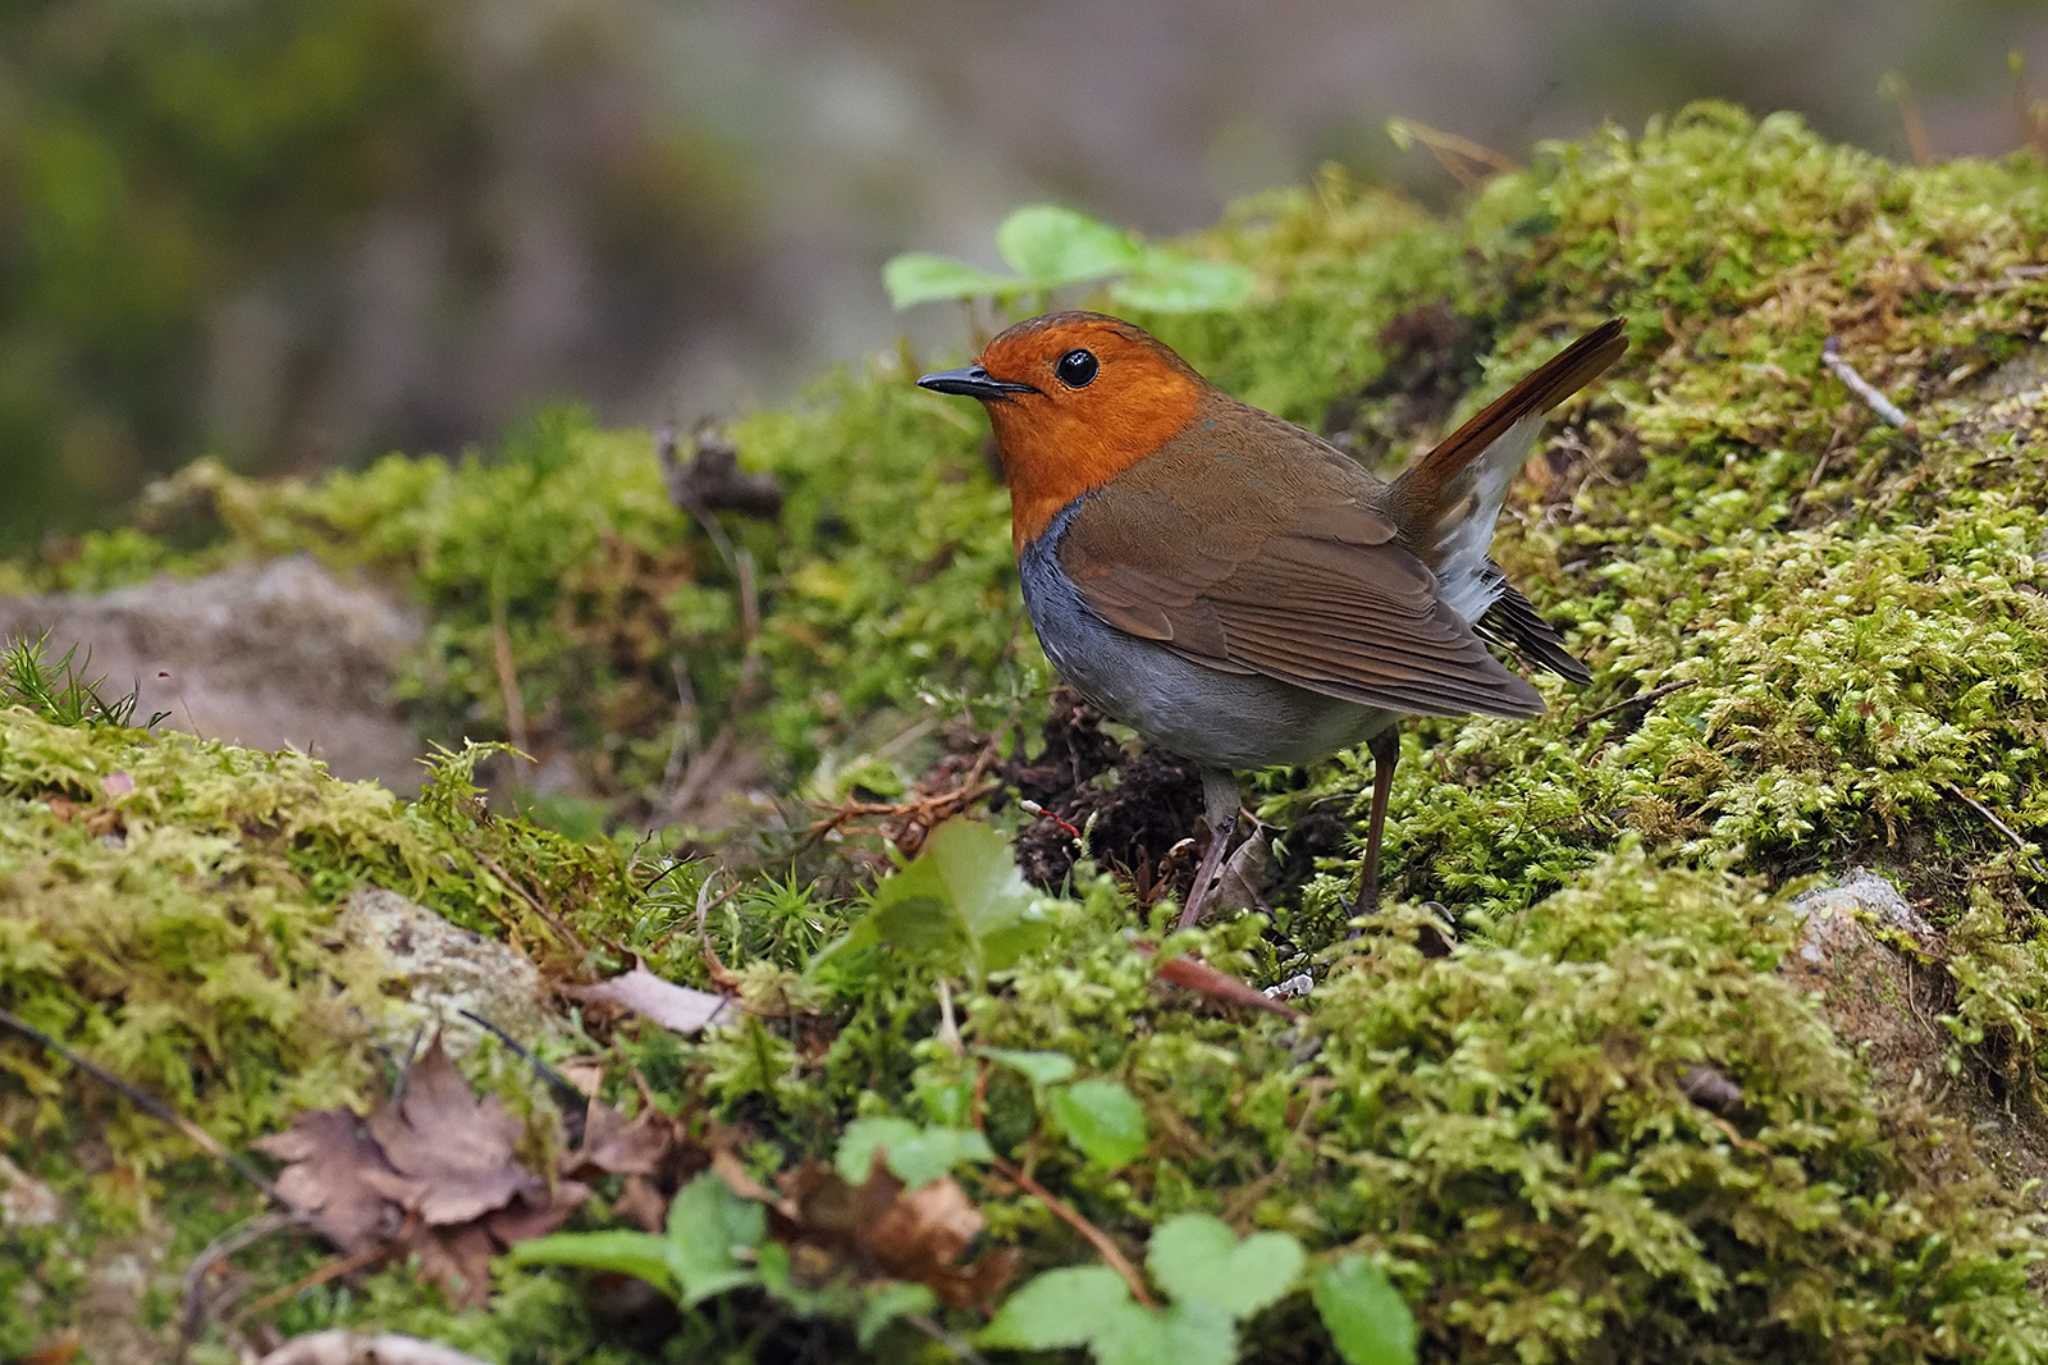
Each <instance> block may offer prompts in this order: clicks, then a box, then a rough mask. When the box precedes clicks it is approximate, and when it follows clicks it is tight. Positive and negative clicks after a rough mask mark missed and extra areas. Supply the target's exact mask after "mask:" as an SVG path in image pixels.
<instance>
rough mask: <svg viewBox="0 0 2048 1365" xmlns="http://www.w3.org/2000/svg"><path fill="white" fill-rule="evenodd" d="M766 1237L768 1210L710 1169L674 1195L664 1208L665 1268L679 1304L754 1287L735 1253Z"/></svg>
mask: <svg viewBox="0 0 2048 1365" xmlns="http://www.w3.org/2000/svg"><path fill="white" fill-rule="evenodd" d="M767 1233H768V1213H767V1210H766V1209H764V1208H762V1207H761V1206H760V1205H759V1204H757V1203H755V1202H754V1201H753V1200H751V1199H742V1198H740V1197H739V1196H738V1195H736V1194H734V1193H733V1192H732V1189H731V1187H730V1186H728V1185H727V1184H726V1183H725V1182H724V1181H723V1180H720V1179H719V1178H718V1177H717V1176H715V1175H713V1174H711V1173H710V1172H709V1171H706V1172H705V1173H704V1174H703V1175H700V1176H698V1177H697V1178H696V1179H695V1180H692V1181H691V1182H690V1183H689V1184H687V1185H685V1186H683V1188H682V1189H680V1190H678V1191H676V1197H675V1199H674V1200H672V1201H671V1202H670V1203H669V1206H668V1240H667V1249H668V1268H669V1272H670V1273H671V1274H673V1275H674V1276H675V1278H676V1282H677V1283H678V1284H680V1285H681V1286H682V1289H683V1293H682V1301H683V1304H684V1305H685V1306H686V1307H688V1306H692V1305H695V1304H699V1303H702V1302H703V1301H704V1300H706V1299H708V1298H713V1297H715V1296H716V1295H719V1294H723V1293H724V1292H725V1291H727V1290H728V1289H737V1288H739V1287H741V1286H742V1285H750V1284H757V1283H759V1282H760V1277H759V1276H757V1275H756V1274H755V1273H754V1271H753V1268H752V1267H751V1266H749V1265H747V1264H746V1263H745V1262H743V1261H741V1260H740V1259H739V1258H738V1257H737V1256H735V1255H734V1252H736V1251H739V1250H742V1249H746V1250H751V1249H752V1248H754V1247H757V1246H759V1245H760V1244H761V1239H762V1238H763V1237H765V1236H766V1235H767Z"/></svg>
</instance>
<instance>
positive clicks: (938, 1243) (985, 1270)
mask: <svg viewBox="0 0 2048 1365" xmlns="http://www.w3.org/2000/svg"><path fill="white" fill-rule="evenodd" d="M728 1183H729V1182H728ZM778 1183H779V1184H780V1185H781V1186H782V1194H783V1197H782V1199H781V1200H779V1201H777V1202H776V1203H775V1204H773V1205H771V1210H772V1212H773V1214H774V1215H775V1216H774V1217H773V1218H772V1219H771V1220H770V1230H771V1232H773V1234H774V1235H775V1238H776V1240H778V1241H780V1242H782V1243H783V1244H784V1245H786V1246H787V1247H788V1248H789V1251H790V1261H791V1265H792V1267H793V1268H794V1269H795V1270H796V1272H797V1273H798V1274H799V1275H800V1276H802V1277H804V1278H806V1279H808V1280H809V1281H810V1282H812V1283H819V1282H822V1281H824V1280H826V1279H829V1278H831V1277H833V1276H834V1275H837V1274H839V1273H842V1272H847V1271H851V1272H852V1273H853V1274H854V1275H855V1276H856V1278H858V1279H861V1280H867V1281H871V1280H876V1279H884V1280H907V1281H910V1282H912V1283H916V1284H922V1285H925V1286H926V1287H928V1288H929V1289H931V1290H932V1291H933V1292H934V1293H936V1294H937V1295H938V1296H939V1297H940V1298H941V1299H943V1300H944V1301H945V1302H947V1303H949V1304H951V1305H953V1306H954V1307H955V1308H978V1309H980V1310H981V1311H983V1312H986V1311H988V1309H989V1307H990V1306H991V1305H992V1304H993V1303H994V1302H995V1300H996V1299H997V1298H999V1297H1000V1296H1001V1294H1002V1292H1003V1290H1004V1288H1005V1287H1007V1286H1008V1284H1009V1282H1010V1280H1011V1279H1012V1277H1014V1276H1015V1275H1016V1273H1017V1264H1018V1253H1017V1251H1016V1250H1015V1249H1014V1248H1008V1247H1006V1248H1002V1249H1000V1250H997V1251H992V1252H989V1253H988V1254H987V1255H985V1256H982V1257H980V1258H979V1259H977V1260H974V1261H965V1262H963V1261H962V1260H961V1257H962V1256H963V1255H964V1254H965V1252H966V1250H967V1248H968V1246H969V1245H970V1244H971V1243H972V1242H973V1241H974V1239H975V1238H976V1237H977V1236H979V1235H980V1234H981V1230H982V1227H983V1226H984V1220H983V1219H982V1216H981V1211H980V1210H979V1209H977V1208H975V1207H974V1203H973V1201H972V1200H970V1199H969V1198H968V1197H967V1192H966V1191H965V1190H963V1189H961V1188H960V1185H959V1182H958V1181H955V1180H954V1179H953V1178H952V1177H950V1176H947V1177H944V1178H942V1179H939V1180H934V1181H932V1182H930V1183H929V1184H926V1185H922V1186H919V1187H918V1188H917V1189H915V1190H908V1191H906V1190H905V1189H904V1187H903V1182H902V1181H900V1180H898V1179H897V1178H896V1177H895V1176H893V1175H891V1174H890V1173H889V1171H888V1169H887V1167H886V1166H885V1165H884V1164H883V1161H882V1157H881V1154H880V1153H877V1154H876V1159H875V1163H874V1165H873V1167H872V1168H870V1170H869V1172H868V1178H867V1180H866V1181H865V1182H863V1183H862V1184H859V1185H853V1184H850V1183H848V1181H847V1180H846V1179H845V1178H844V1177H843V1176H841V1175H840V1174H839V1172H837V1171H836V1170H834V1169H833V1168H832V1167H830V1166H828V1165H826V1164H824V1163H822V1162H816V1161H811V1162H806V1163H804V1164H803V1165H802V1166H799V1167H797V1168H796V1169H795V1170H792V1171H785V1172H784V1173H783V1174H782V1175H781V1176H780V1177H779V1178H778Z"/></svg>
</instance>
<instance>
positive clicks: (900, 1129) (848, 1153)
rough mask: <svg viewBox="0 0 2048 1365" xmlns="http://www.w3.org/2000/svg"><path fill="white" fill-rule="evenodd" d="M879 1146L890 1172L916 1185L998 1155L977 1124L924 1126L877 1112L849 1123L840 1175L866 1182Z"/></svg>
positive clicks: (842, 1140)
mask: <svg viewBox="0 0 2048 1365" xmlns="http://www.w3.org/2000/svg"><path fill="white" fill-rule="evenodd" d="M876 1148H880V1149H882V1151H883V1153H884V1156H885V1159H886V1161H887V1162H888V1167H889V1171H890V1173H891V1174H893V1175H894V1176H895V1177H896V1178H897V1179H898V1180H901V1181H902V1182H903V1183H904V1184H905V1185H908V1186H909V1187H911V1188H912V1189H916V1188H917V1187H918V1186H920V1185H929V1184H930V1183H931V1182H932V1181H934V1180H937V1179H938V1178H939V1177H940V1176H942V1175H944V1174H946V1172H948V1171H950V1170H952V1169H953V1168H954V1167H955V1166H958V1165H960V1164H962V1163H963V1162H968V1161H992V1160H994V1159H995V1153H994V1152H993V1151H991V1150H990V1149H989V1145H988V1139H987V1138H985V1137H983V1136H982V1135H981V1134H980V1133H977V1132H975V1131H974V1130H973V1129H972V1128H921V1127H919V1126H918V1125H917V1124H915V1123H912V1122H911V1121H910V1120H909V1119H901V1118H895V1117H893V1116H877V1117H871V1118H860V1119H855V1120H854V1121H853V1122H852V1123H849V1124H847V1125H846V1131H845V1133H844V1134H842V1135H841V1136H840V1139H839V1151H838V1154H837V1155H836V1156H835V1158H834V1164H835V1165H836V1166H837V1167H838V1168H839V1174H840V1175H841V1176H843V1177H845V1179H846V1180H847V1182H848V1183H849V1184H854V1185H858V1184H861V1183H863V1182H864V1181H866V1180H867V1178H868V1173H869V1172H870V1171H871V1170H872V1169H873V1168H874V1162H875V1149H876Z"/></svg>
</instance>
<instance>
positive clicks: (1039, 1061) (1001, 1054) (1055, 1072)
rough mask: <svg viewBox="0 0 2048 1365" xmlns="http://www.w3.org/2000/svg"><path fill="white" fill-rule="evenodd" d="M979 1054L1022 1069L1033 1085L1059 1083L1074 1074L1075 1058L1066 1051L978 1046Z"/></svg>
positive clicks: (1018, 1069)
mask: <svg viewBox="0 0 2048 1365" xmlns="http://www.w3.org/2000/svg"><path fill="white" fill-rule="evenodd" d="M974 1051H975V1053H976V1054H977V1055H979V1056H982V1057H986V1058H988V1059H989V1060H990V1061H992V1062H996V1063H999V1064H1000V1065H1003V1066H1007V1067H1009V1068H1010V1069H1011V1070H1013V1071H1021V1072H1023V1073H1024V1074H1025V1075H1026V1076H1028V1077H1030V1079H1031V1083H1032V1084H1033V1085H1057V1084H1058V1083H1059V1082H1061V1081H1064V1080H1066V1079H1068V1078H1069V1077H1071V1076H1072V1075H1073V1074H1074V1059H1073V1058H1072V1057H1069V1056H1067V1055H1066V1054H1065V1053H1064V1052H1020V1051H1018V1050H1017V1049H1016V1048H1008V1047H978V1048H976V1049H974Z"/></svg>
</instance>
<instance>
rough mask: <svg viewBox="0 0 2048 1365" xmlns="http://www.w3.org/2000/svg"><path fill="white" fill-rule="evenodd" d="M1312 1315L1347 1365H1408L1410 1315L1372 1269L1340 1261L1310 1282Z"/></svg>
mask: <svg viewBox="0 0 2048 1365" xmlns="http://www.w3.org/2000/svg"><path fill="white" fill-rule="evenodd" d="M1315 1301H1316V1311H1317V1312H1318V1313H1320V1314H1322V1315H1323V1326H1325V1327H1327V1328H1329V1329H1330V1339H1331V1340H1333V1341H1335V1342H1336V1343H1337V1351H1338V1353H1339V1354H1340V1355H1342V1356H1343V1357H1344V1359H1345V1360H1346V1361H1348V1362H1349V1363H1350V1365H1414V1362H1415V1344H1416V1333H1415V1315H1414V1314H1413V1313H1411V1312H1409V1311H1408V1305H1407V1304H1406V1303H1405V1302H1403V1301H1402V1298H1401V1295H1400V1293H1399V1291H1397V1290H1396V1289H1395V1288H1394V1286H1393V1285H1391V1284H1389V1283H1388V1282H1387V1276H1386V1273H1385V1272H1384V1271H1382V1270H1381V1269H1380V1268H1379V1266H1378V1265H1376V1264H1374V1263H1373V1262H1372V1261H1371V1260H1369V1259H1367V1258H1366V1257H1364V1256H1346V1257H1344V1258H1343V1259H1342V1260H1338V1261H1333V1262H1331V1263H1330V1264H1329V1265H1326V1266H1324V1267H1323V1269H1322V1271H1321V1272H1320V1273H1319V1274H1317V1276H1316V1280H1315Z"/></svg>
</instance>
